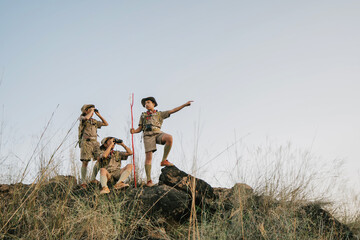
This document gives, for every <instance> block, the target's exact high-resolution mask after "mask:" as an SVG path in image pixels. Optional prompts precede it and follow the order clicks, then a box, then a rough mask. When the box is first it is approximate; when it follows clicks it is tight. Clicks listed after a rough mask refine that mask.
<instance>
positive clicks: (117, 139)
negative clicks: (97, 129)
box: [114, 138, 123, 143]
mask: <svg viewBox="0 0 360 240" xmlns="http://www.w3.org/2000/svg"><path fill="white" fill-rule="evenodd" d="M122 142H123V140H121V139H120V138H114V143H122Z"/></svg>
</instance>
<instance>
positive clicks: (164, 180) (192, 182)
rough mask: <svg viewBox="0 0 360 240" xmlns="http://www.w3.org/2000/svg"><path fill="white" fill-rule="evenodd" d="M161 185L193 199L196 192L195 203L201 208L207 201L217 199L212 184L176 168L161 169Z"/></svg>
mask: <svg viewBox="0 0 360 240" xmlns="http://www.w3.org/2000/svg"><path fill="white" fill-rule="evenodd" d="M159 184H160V185H161V184H165V185H168V186H171V187H174V188H176V189H178V190H180V191H183V192H186V193H188V194H189V196H190V197H192V193H193V192H192V191H194V192H195V202H196V205H199V206H200V205H202V204H203V203H204V201H206V200H213V199H215V194H214V189H213V188H212V187H211V186H210V184H208V183H207V182H205V181H204V180H201V179H198V178H195V177H193V176H191V175H189V174H187V173H185V172H183V171H181V170H179V169H178V168H177V167H175V166H172V167H165V168H163V169H161V175H160V178H159ZM206 202H209V201H206Z"/></svg>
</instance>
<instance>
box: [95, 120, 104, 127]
mask: <svg viewBox="0 0 360 240" xmlns="http://www.w3.org/2000/svg"><path fill="white" fill-rule="evenodd" d="M104 125H105V124H104V123H103V122H100V121H97V120H96V127H97V128H101V127H102V126H104Z"/></svg>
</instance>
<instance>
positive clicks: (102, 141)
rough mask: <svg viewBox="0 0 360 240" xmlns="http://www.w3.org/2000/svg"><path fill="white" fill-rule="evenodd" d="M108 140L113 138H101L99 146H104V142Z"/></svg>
mask: <svg viewBox="0 0 360 240" xmlns="http://www.w3.org/2000/svg"><path fill="white" fill-rule="evenodd" d="M109 138H114V137H106V138H103V140H101V146H100V147H102V146H104V144H105V143H106V141H107V140H108V139H109Z"/></svg>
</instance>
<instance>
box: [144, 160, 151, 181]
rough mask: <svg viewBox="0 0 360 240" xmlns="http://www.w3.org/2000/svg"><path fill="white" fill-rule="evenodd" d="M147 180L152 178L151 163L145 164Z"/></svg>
mask: <svg viewBox="0 0 360 240" xmlns="http://www.w3.org/2000/svg"><path fill="white" fill-rule="evenodd" d="M145 173H146V180H147V181H150V180H151V164H145Z"/></svg>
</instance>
